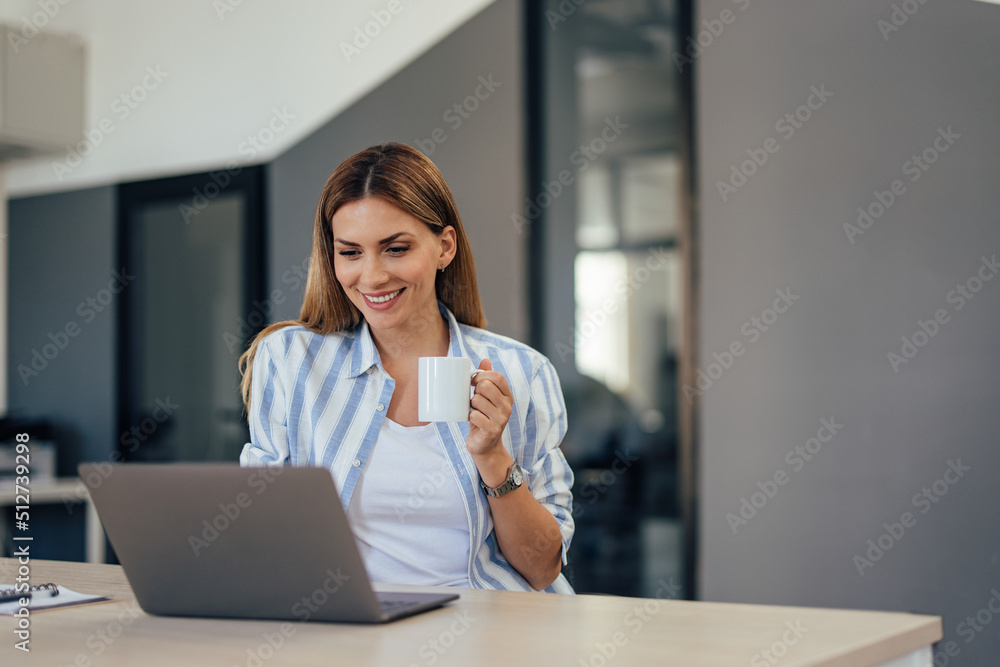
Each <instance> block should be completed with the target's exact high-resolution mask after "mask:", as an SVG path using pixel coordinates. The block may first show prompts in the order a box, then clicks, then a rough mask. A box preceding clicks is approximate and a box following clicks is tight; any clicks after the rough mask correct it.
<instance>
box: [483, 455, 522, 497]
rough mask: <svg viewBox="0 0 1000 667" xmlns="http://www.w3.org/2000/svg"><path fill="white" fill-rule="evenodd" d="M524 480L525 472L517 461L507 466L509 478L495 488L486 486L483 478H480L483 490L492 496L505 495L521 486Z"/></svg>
mask: <svg viewBox="0 0 1000 667" xmlns="http://www.w3.org/2000/svg"><path fill="white" fill-rule="evenodd" d="M523 481H524V472H523V471H522V470H521V466H519V465H517V464H516V463H515V464H514V465H512V466H511V467H509V468H507V480H506V481H505V482H504V483H503V484H501V485H500V486H498V487H497V488H495V489H491V488H490V487H488V486H486V483H485V482H483V480H479V485H480V486H482V487H483V491H485V492H486V495H488V496H489V497H490V498H499V497H501V496H505V495H507V494H508V493H510V492H511V491H513V490H514V489H516V488H518V487H519V486H521V482H523Z"/></svg>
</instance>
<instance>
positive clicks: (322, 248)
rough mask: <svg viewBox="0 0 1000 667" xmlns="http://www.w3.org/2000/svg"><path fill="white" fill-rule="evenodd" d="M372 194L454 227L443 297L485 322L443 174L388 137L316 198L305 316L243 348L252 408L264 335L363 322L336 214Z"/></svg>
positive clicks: (465, 316) (439, 281) (324, 330)
mask: <svg viewBox="0 0 1000 667" xmlns="http://www.w3.org/2000/svg"><path fill="white" fill-rule="evenodd" d="M368 197H377V198H379V199H382V200H383V201H385V202H387V203H389V204H392V205H393V206H396V207H397V208H399V209H401V210H403V211H405V212H406V213H409V214H410V215H412V216H413V217H415V218H417V219H418V220H420V221H421V222H423V223H424V224H425V225H427V226H428V227H429V228H430V230H431V231H433V232H434V233H435V234H437V235H439V236H440V235H441V233H442V232H443V231H444V228H445V227H447V226H449V225H451V226H452V227H454V228H455V237H456V251H455V257H454V259H452V261H451V262H450V263H449V264H448V266H447V267H445V269H444V271H443V272H438V273H437V276H436V281H435V289H436V292H437V297H438V299H439V300H440V301H441V302H442V303H444V305H445V306H447V307H448V309H449V310H451V312H452V313H454V315H455V319H457V320H458V321H459V322H462V323H464V324H468V325H471V326H474V327H480V328H482V327H485V326H486V317H485V316H484V315H483V307H482V303H481V302H480V300H479V287H478V285H477V284H476V264H475V260H474V259H473V257H472V248H471V247H470V246H469V239H468V237H467V236H466V235H465V229H464V228H463V227H462V219H461V218H460V217H459V215H458V207H457V206H455V199H454V197H453V196H452V194H451V190H450V189H449V188H448V184H447V183H446V182H445V180H444V176H442V175H441V172H440V171H438V168H437V167H436V166H434V163H433V162H431V161H430V160H429V159H428V158H427V156H425V155H424V154H423V153H421V152H420V151H417V150H415V149H413V148H410V147H409V146H407V145H406V144H401V143H397V142H387V143H383V144H378V145H376V146H371V147H369V148H366V149H365V150H363V151H361V152H360V153H357V154H355V155H352V156H351V157H349V158H347V159H346V160H344V162H342V163H341V165H340V166H339V167H337V169H336V171H334V172H333V174H332V175H331V176H330V178H329V179H328V180H327V182H326V185H325V186H323V192H322V193H321V194H320V197H319V203H318V204H317V205H316V218H315V222H314V224H313V243H312V253H311V255H310V257H309V273H308V276H307V278H306V289H305V296H304V297H303V300H302V310H301V311H300V312H299V319H297V320H286V321H284V322H275V323H274V324H271V325H269V326H268V327H266V328H265V329H264V330H263V331H261V332H260V333H258V334H257V335H256V336H255V337H254V339H253V341H251V343H250V346H249V347H248V348H247V350H246V352H244V353H243V354H242V355H241V356H240V360H239V369H240V373H241V375H242V376H243V379H242V381H241V382H240V393H241V394H242V396H243V406H244V408H245V409H246V410H247V411H249V410H250V386H251V377H252V375H253V360H254V356H255V355H256V353H257V346H258V345H259V344H260V341H261V340H262V339H263V338H264V337H265V336H267V335H268V334H270V333H272V332H274V331H278V330H279V329H283V328H285V327H289V326H296V325H298V326H304V327H306V328H307V329H309V330H310V331H313V332H315V333H318V334H328V333H333V332H335V331H345V330H348V329H353V328H354V327H356V326H357V325H358V323H360V322H361V312H360V311H359V310H358V309H357V307H356V306H355V305H354V304H353V303H351V301H350V299H348V298H347V295H346V294H345V293H344V288H343V287H342V286H341V285H340V282H339V281H338V280H337V277H336V274H335V273H334V269H333V259H334V249H333V216H334V214H335V213H336V212H337V210H338V209H339V208H340V207H341V206H344V205H345V204H349V203H351V202H354V201H359V200H361V199H365V198H368Z"/></svg>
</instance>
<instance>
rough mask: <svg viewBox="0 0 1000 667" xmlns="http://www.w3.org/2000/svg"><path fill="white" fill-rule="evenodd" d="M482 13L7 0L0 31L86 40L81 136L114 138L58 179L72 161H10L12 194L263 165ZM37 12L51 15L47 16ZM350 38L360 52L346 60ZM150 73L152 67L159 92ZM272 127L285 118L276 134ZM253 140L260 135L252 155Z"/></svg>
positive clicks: (189, 0)
mask: <svg viewBox="0 0 1000 667" xmlns="http://www.w3.org/2000/svg"><path fill="white" fill-rule="evenodd" d="M492 1H493V0H435V2H433V3H424V2H415V1H414V0H392V1H390V0H360V1H359V0H351V1H350V2H348V1H347V0H335V1H332V2H331V1H329V0H295V1H293V2H283V3H281V4H280V5H278V3H269V2H250V1H248V0H213V1H211V2H209V1H208V0H172V1H171V2H170V3H165V2H158V1H154V0H128V1H126V0H86V1H81V0H77V1H75V2H74V1H72V0H51V2H50V3H40V2H38V0H5V1H4V2H3V4H2V5H0V21H4V22H6V23H8V24H13V25H14V26H17V27H21V28H24V27H25V26H26V25H27V22H29V21H30V22H33V23H35V24H36V25H43V26H44V29H45V30H47V31H52V32H63V33H65V32H72V33H75V34H78V35H79V36H81V37H82V38H83V40H84V41H85V43H86V44H87V46H88V49H89V61H88V64H87V76H88V80H87V82H86V89H87V103H86V108H87V119H86V120H85V124H84V126H85V128H87V129H88V130H91V132H93V131H94V128H97V127H98V126H99V124H100V123H101V121H102V120H103V121H105V122H106V123H107V122H110V123H111V124H112V125H113V127H114V130H113V132H112V133H110V134H107V135H106V136H103V137H102V140H101V142H100V145H99V146H97V147H96V148H95V149H94V150H93V151H92V152H91V153H90V154H89V155H87V156H86V158H85V159H83V161H82V163H80V164H79V166H76V167H74V168H72V170H71V171H70V172H69V173H68V174H67V173H60V174H57V170H56V169H55V168H54V166H53V162H54V161H60V162H62V163H65V162H66V158H67V154H68V151H67V152H64V153H62V154H58V155H54V156H52V157H51V158H36V159H33V160H30V161H28V160H22V161H15V162H11V163H9V164H8V165H7V185H8V190H9V194H10V195H11V196H25V195H29V194H37V193H42V192H53V191H59V190H70V189H79V188H82V187H89V186H94V185H102V184H107V183H114V182H122V181H131V180H140V179H146V178H153V177H160V176H168V175H175V174H182V173H189V172H192V171H202V170H209V169H218V168H221V167H225V166H226V165H227V164H233V163H236V164H253V163H259V162H262V161H266V160H268V159H269V158H271V157H273V156H274V155H277V154H279V153H280V152H282V151H283V150H284V149H286V148H287V147H289V146H291V145H293V144H295V143H296V142H298V141H300V140H301V139H302V138H304V137H306V136H307V135H308V134H310V133H311V132H312V131H314V130H315V129H316V128H318V127H320V126H321V125H323V124H324V123H325V122H327V121H328V120H329V119H330V118H332V117H334V116H336V114H337V113H338V112H340V111H341V110H343V109H345V108H346V107H348V106H349V105H350V104H351V103H353V102H354V101H356V100H357V99H359V98H360V97H362V96H363V95H364V94H365V93H367V92H368V91H370V90H372V89H373V88H375V87H376V86H378V85H379V84H380V83H381V82H383V81H385V80H386V79H388V78H389V77H390V76H392V75H393V74H394V73H396V72H398V71H399V70H400V69H402V68H403V67H405V66H406V65H407V64H408V63H410V62H412V61H413V60H414V59H415V58H416V57H418V56H419V55H420V54H422V53H423V52H424V51H426V50H427V49H429V48H430V47H432V46H433V45H434V44H436V43H437V42H439V41H440V40H441V39H442V38H443V37H445V36H446V35H448V34H449V33H450V32H452V31H453V30H454V29H455V28H457V27H458V26H460V25H461V24H462V23H464V22H465V21H467V20H468V19H469V18H470V17H472V16H473V15H475V14H476V13H478V12H479V11H481V10H482V9H483V8H485V7H486V6H488V5H489V4H491V2H492ZM61 2H65V3H66V4H65V5H63V4H60V3H61ZM42 4H50V5H52V6H53V9H50V12H54V16H52V17H49V16H48V15H46V14H45V13H44V11H43V9H42ZM390 6H391V7H392V8H394V9H396V10H397V13H395V14H393V13H391V11H390V10H389V8H390ZM55 8H58V10H57V11H55ZM379 19H380V20H381V22H380V23H379V22H377V21H378V20H379ZM366 28H367V30H368V31H369V33H371V34H372V35H374V36H372V37H369V38H368V42H367V43H365V41H364V38H363V37H362V38H359V37H358V35H359V33H362V34H363V31H365V30H366ZM25 34H30V32H25ZM355 39H357V40H358V41H357V45H358V46H360V47H361V48H359V49H358V51H357V52H355V53H345V45H350V46H353V44H354V40H355ZM4 48H7V45H4ZM147 68H151V69H152V71H156V70H157V69H159V71H160V72H161V73H162V74H161V75H160V81H159V82H156V81H155V80H154V79H152V78H149V76H148V72H149V71H150V69H147ZM144 78H145V81H146V83H147V88H148V90H146V91H145V92H144V93H142V95H143V96H144V97H145V99H144V100H143V101H142V102H139V103H137V104H135V105H134V108H130V109H128V115H127V116H125V115H124V114H125V111H124V109H125V107H124V106H123V103H122V100H121V96H122V95H128V94H129V92H130V91H131V90H133V89H134V87H135V86H137V85H141V84H142V83H143V80H144ZM140 92H141V91H140ZM116 100H118V101H117V102H116ZM276 116H282V117H285V118H286V120H285V121H274V122H273V124H272V121H273V119H275V117H276ZM282 125H283V126H284V127H282ZM105 126H106V127H107V124H106V125H105ZM276 128H280V129H279V130H278V131H276V132H275V131H272V130H273V129H276ZM272 134H273V138H271V136H269V135H272ZM249 137H258V146H259V147H260V150H258V149H257V148H254V147H253V146H252V145H251V144H250V143H249V142H248V141H247V139H248V138H249ZM264 140H269V141H267V143H264ZM59 171H63V172H64V170H59Z"/></svg>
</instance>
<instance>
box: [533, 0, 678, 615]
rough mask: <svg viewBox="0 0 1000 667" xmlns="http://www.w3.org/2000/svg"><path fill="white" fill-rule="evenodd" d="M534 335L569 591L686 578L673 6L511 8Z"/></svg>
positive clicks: (654, 591)
mask: <svg viewBox="0 0 1000 667" xmlns="http://www.w3.org/2000/svg"><path fill="white" fill-rule="evenodd" d="M525 6H526V11H527V21H528V43H529V62H528V72H529V74H528V76H529V99H530V108H531V114H530V116H531V118H532V126H531V128H530V129H529V155H530V157H531V161H532V172H533V173H532V177H531V183H530V188H531V190H530V192H529V197H528V199H527V200H526V201H525V208H524V211H522V212H521V215H520V218H518V219H517V221H518V222H520V224H521V225H522V226H523V228H524V229H526V230H528V234H529V248H530V250H529V256H530V257H531V261H530V266H531V270H532V272H533V273H532V275H531V276H530V279H529V284H530V285H531V286H532V288H533V289H532V291H531V299H532V311H533V312H532V322H533V326H534V330H533V332H532V333H533V343H534V344H535V345H536V346H537V347H538V348H539V349H541V350H542V351H543V352H544V353H545V354H546V355H547V356H548V357H549V358H550V359H551V360H552V361H553V363H554V364H555V365H556V368H557V370H558V371H559V376H560V379H561V380H562V385H563V391H564V395H565V398H566V404H567V411H568V414H569V424H570V426H569V432H568V433H567V435H566V438H565V440H564V442H563V451H564V452H565V454H566V457H567V459H568V460H569V462H570V464H571V465H572V466H573V469H574V471H575V473H576V483H575V487H574V516H575V518H576V525H577V528H576V535H575V537H574V541H573V545H572V548H571V551H570V567H569V568H568V571H567V575H568V576H569V577H570V578H571V581H572V583H573V585H574V587H575V588H576V590H577V591H578V592H599V593H613V594H618V595H635V596H648V597H692V595H693V591H691V590H690V588H691V587H690V585H688V586H685V579H686V575H685V563H684V561H685V558H686V555H685V544H684V541H685V538H684V527H683V526H682V523H681V514H682V512H681V504H680V482H681V470H680V466H679V461H680V457H679V445H678V443H679V441H680V438H679V432H680V423H679V405H678V396H679V394H678V386H679V372H680V371H679V369H680V360H681V358H682V357H683V352H684V351H683V350H682V348H681V345H682V339H683V338H684V336H683V334H684V331H685V324H686V323H685V321H684V313H685V306H684V304H685V298H686V293H685V290H686V289H687V285H686V281H685V279H684V276H685V275H686V273H685V270H684V268H683V267H684V262H683V261H682V260H683V256H682V253H683V251H684V248H683V245H682V239H683V238H685V235H684V234H683V231H684V228H685V227H684V226H685V224H686V223H685V216H686V213H685V206H686V205H687V202H688V197H687V195H686V192H687V191H688V188H689V186H688V185H687V181H686V178H687V174H688V172H689V169H690V164H689V161H688V158H687V156H686V155H685V151H684V150H682V148H683V145H684V133H685V132H686V130H685V129H684V128H683V112H684V108H683V105H684V104H685V99H686V98H685V94H684V93H683V90H684V86H683V85H682V76H681V73H680V72H679V71H678V68H677V66H675V64H674V61H673V59H672V55H673V54H674V52H676V51H679V50H680V49H679V48H678V45H679V44H681V43H682V35H683V34H684V30H685V28H684V26H683V25H682V24H683V23H684V21H685V20H686V18H685V17H686V16H688V15H689V14H685V12H687V11H689V3H684V2H682V1H681V0H587V2H585V3H582V4H581V3H578V2H564V1H563V2H560V1H559V0H546V1H545V2H541V3H532V2H528V3H526V5H525Z"/></svg>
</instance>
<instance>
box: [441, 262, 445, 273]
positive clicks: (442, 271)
mask: <svg viewBox="0 0 1000 667" xmlns="http://www.w3.org/2000/svg"><path fill="white" fill-rule="evenodd" d="M440 266H441V269H440V271H441V273H444V262H441V265H440Z"/></svg>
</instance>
